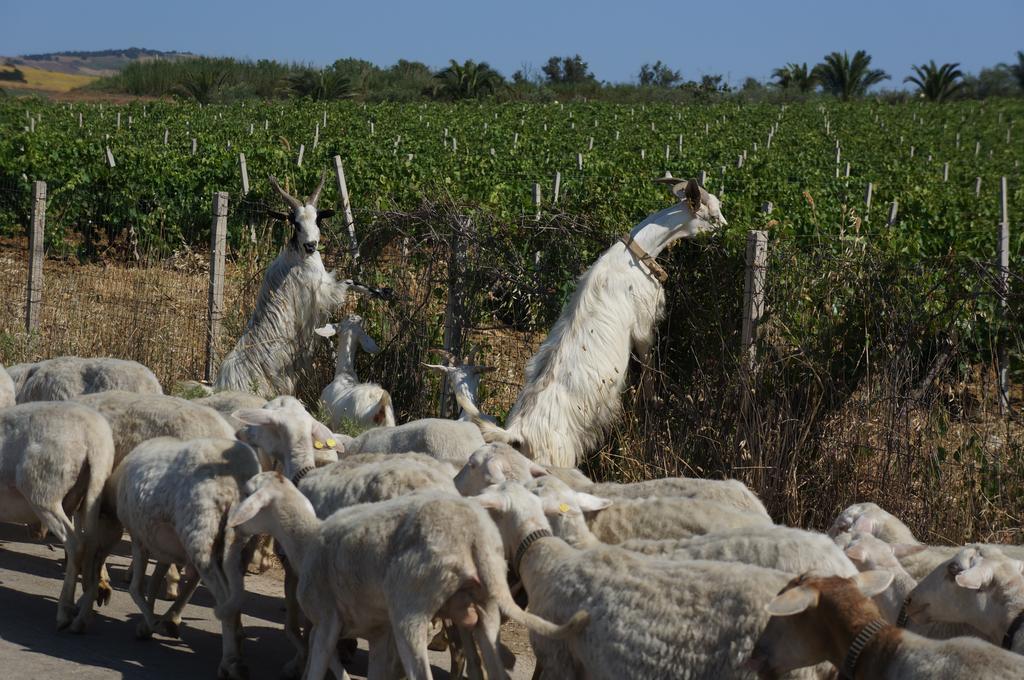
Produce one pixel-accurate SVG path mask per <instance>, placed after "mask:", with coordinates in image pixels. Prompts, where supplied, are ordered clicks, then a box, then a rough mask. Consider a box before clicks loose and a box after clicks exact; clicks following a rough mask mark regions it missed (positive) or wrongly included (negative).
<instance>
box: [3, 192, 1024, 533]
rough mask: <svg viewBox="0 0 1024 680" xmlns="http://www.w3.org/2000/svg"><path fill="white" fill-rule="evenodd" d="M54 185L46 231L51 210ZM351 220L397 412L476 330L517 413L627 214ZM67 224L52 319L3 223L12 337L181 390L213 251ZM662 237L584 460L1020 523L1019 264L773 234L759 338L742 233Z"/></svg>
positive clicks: (250, 264) (229, 287) (804, 504)
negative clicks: (598, 442)
mask: <svg viewBox="0 0 1024 680" xmlns="http://www.w3.org/2000/svg"><path fill="white" fill-rule="evenodd" d="M58 195H60V194H59V193H58ZM52 203H53V204H54V205H55V206H56V207H55V208H54V209H51V210H49V211H48V217H47V229H48V230H50V229H54V230H58V229H61V228H63V227H62V225H61V224H60V214H61V213H60V209H59V207H60V206H59V201H58V200H57V199H54V200H53V202H52ZM30 205H31V196H30V195H29V194H28V193H26V192H25V191H24V189H22V188H19V187H17V186H8V187H0V214H8V213H9V214H14V215H16V216H18V218H17V219H18V220H19V224H20V225H27V224H28V221H29V216H30V215H29V213H30V208H29V206H30ZM270 209H276V206H268V205H265V204H263V203H261V202H260V201H258V200H255V199H248V198H245V197H241V196H232V197H231V200H230V209H229V218H228V222H229V224H228V231H229V233H230V234H232V235H233V238H232V239H230V241H229V248H228V252H227V262H228V265H227V268H226V276H225V309H226V310H227V314H226V317H225V318H224V319H223V324H222V331H221V334H220V337H219V338H218V341H217V343H216V344H215V345H214V346H213V347H212V352H213V357H214V363H215V364H216V363H217V362H219V360H220V358H222V357H223V356H224V354H226V352H227V351H228V350H230V348H231V346H232V345H233V343H234V341H235V339H237V337H238V336H239V335H240V334H241V332H242V331H243V329H244V328H245V325H246V323H247V321H248V318H249V314H250V313H251V310H252V309H253V306H254V302H255V299H256V296H257V294H258V291H259V287H260V284H261V281H262V276H263V272H264V271H265V269H266V266H267V264H268V263H269V262H270V261H271V260H272V259H273V257H274V256H275V255H276V254H277V252H278V250H279V248H280V247H281V245H282V244H283V243H284V241H285V240H286V238H287V236H288V235H289V234H288V233H286V230H287V229H288V227H286V226H285V225H281V224H280V223H278V222H276V221H274V220H273V218H272V216H271V215H270V213H269V210H270ZM96 210H97V214H102V210H103V206H97V207H96ZM206 214H209V208H208V207H207V208H206ZM354 221H355V233H356V235H357V243H358V257H356V254H355V252H354V251H353V249H352V244H351V242H350V240H349V232H348V230H347V229H346V225H345V224H344V220H343V219H342V218H341V216H340V215H339V216H337V217H335V218H333V219H332V220H331V221H330V224H327V225H325V226H324V228H323V230H322V231H323V235H322V241H321V245H322V253H323V257H324V261H325V265H326V266H327V268H328V269H333V270H336V271H337V272H338V273H339V278H353V279H356V280H359V281H360V282H363V283H365V284H368V285H371V286H375V287H387V288H390V289H392V290H393V291H394V297H393V299H392V300H389V301H382V300H376V299H364V298H355V297H353V298H352V299H350V301H349V303H348V308H347V309H344V310H338V312H337V314H338V318H341V317H342V316H344V315H345V314H347V313H348V312H350V311H356V310H358V312H359V313H360V314H361V315H362V316H363V318H364V320H365V327H366V329H367V331H368V332H369V333H370V335H372V336H374V337H375V338H376V340H377V342H378V344H379V346H380V348H381V351H380V352H379V353H378V354H376V355H372V356H370V355H360V356H359V357H358V361H357V370H358V372H359V375H360V377H361V378H363V379H364V380H372V381H375V382H378V383H380V384H382V385H383V386H385V387H386V388H387V389H388V390H389V391H390V392H391V395H392V399H393V402H394V404H395V407H396V413H397V415H398V417H399V420H400V421H405V420H408V419H412V418H417V417H423V416H435V415H438V414H439V413H440V412H445V413H450V412H452V408H453V407H452V405H451V404H448V405H445V406H442V403H441V384H440V382H439V379H438V378H437V377H436V376H435V375H433V374H431V373H429V372H428V371H426V370H425V369H424V368H423V366H422V363H423V362H425V361H430V360H432V359H435V357H432V356H431V355H430V353H429V350H430V349H431V348H435V347H442V346H447V347H449V348H452V349H456V350H462V351H465V350H467V349H468V348H469V347H471V346H476V347H479V348H480V358H481V362H482V363H486V364H489V365H491V366H494V367H495V368H496V370H495V372H493V373H490V374H488V376H487V378H486V379H485V381H484V385H483V387H482V394H481V395H480V397H481V399H480V403H481V407H482V409H483V410H484V411H485V412H488V413H491V414H494V415H497V416H499V417H500V416H503V415H504V414H505V413H506V412H507V410H508V408H509V407H510V406H511V405H512V403H513V402H514V400H515V397H516V395H517V394H518V392H519V390H520V388H521V386H522V380H523V367H524V366H525V364H526V362H527V360H528V359H529V357H530V356H531V355H532V354H533V353H534V352H535V350H536V348H537V346H538V345H539V343H540V342H541V341H542V340H543V338H544V337H545V335H546V333H547V331H548V329H549V328H550V326H551V324H552V323H553V322H554V321H555V319H556V318H557V317H558V314H559V312H560V310H561V307H562V304H563V303H564V302H565V300H566V299H567V298H568V296H569V295H570V294H571V292H572V290H573V288H574V283H575V278H576V277H577V276H578V275H579V274H580V273H582V272H583V271H584V270H585V269H586V268H587V267H588V266H590V264H591V263H592V262H593V261H594V260H595V259H596V257H597V256H598V255H599V254H600V253H601V252H602V251H603V250H604V249H606V248H607V247H608V246H609V245H610V244H611V243H612V241H613V239H614V238H615V236H616V234H610V233H607V232H606V231H604V230H602V229H600V228H597V227H595V226H594V225H593V224H591V223H589V222H588V221H587V220H586V218H583V217H580V216H577V215H571V214H560V213H556V212H551V211H545V212H544V214H543V215H541V217H540V218H539V219H534V217H533V216H532V215H516V216H511V217H510V216H508V215H499V214H491V213H486V212H483V211H481V210H474V209H470V208H466V207H463V206H458V205H455V204H453V203H452V202H451V201H447V200H444V199H439V200H437V201H435V202H424V203H423V204H422V205H421V206H420V208H419V209H417V210H413V211H398V210H362V211H359V210H357V211H356V212H355V215H354ZM3 226H5V227H6V226H10V225H3ZM15 226H16V227H17V226H18V225H15ZM64 226H66V225H64ZM79 226H80V225H79ZM11 231H17V229H14V230H11ZM993 231H994V230H993ZM162 243H163V242H162ZM75 245H76V247H75V248H74V249H72V250H70V251H69V250H67V249H63V248H62V249H61V250H59V251H57V250H56V249H51V250H50V251H49V252H48V253H47V257H46V260H45V265H44V286H43V291H44V292H43V296H42V302H41V313H40V324H39V328H38V330H37V331H36V332H34V333H26V332H25V301H26V299H27V293H26V281H27V278H28V274H27V271H28V262H29V259H30V256H29V250H28V246H27V244H26V241H25V239H19V238H13V239H8V240H7V241H5V242H3V243H0V270H2V272H3V277H2V281H0V293H2V300H0V359H2V360H3V362H4V363H5V364H10V363H16V362H20V361H29V360H37V359H40V358H43V357H49V356H57V355H61V354H77V355H107V356H117V357H122V358H129V359H135V360H137V361H141V362H142V363H144V364H146V365H148V366H150V367H151V368H152V369H153V370H154V371H155V372H156V373H157V375H158V377H159V378H160V380H161V381H162V383H163V384H164V385H165V386H167V388H168V389H171V388H172V386H173V385H174V383H175V382H176V381H179V380H183V379H196V378H199V377H200V376H201V375H202V372H203V366H204V362H205V358H206V351H207V345H206V343H207V319H208V295H207V293H208V286H209V257H210V256H209V253H208V252H207V251H198V250H193V249H190V248H188V247H186V246H181V247H180V248H178V249H177V250H175V251H173V252H172V253H171V254H170V255H167V253H166V249H165V248H164V247H163V246H162V245H161V247H160V248H157V247H150V246H149V245H148V244H147V243H146V242H139V241H138V240H137V239H134V237H133V236H132V230H131V228H130V225H127V226H126V227H125V228H122V229H119V230H118V231H117V232H116V233H110V234H105V233H99V234H96V235H95V237H94V238H91V239H82V241H81V242H80V243H77V244H75ZM993 253H994V248H993ZM663 259H664V260H665V263H666V268H667V269H668V271H669V272H670V278H669V281H668V283H667V284H666V299H667V305H666V314H665V319H664V321H663V322H662V323H661V324H660V325H659V329H658V337H657V342H656V344H655V348H654V350H653V352H652V353H651V354H650V356H648V357H643V358H640V357H634V361H633V365H632V368H631V373H632V375H631V380H630V385H631V387H630V388H629V390H628V391H627V393H626V394H625V395H623V406H624V412H623V416H622V418H621V419H620V420H619V421H618V422H617V424H616V425H615V427H614V428H613V431H612V432H610V433H609V436H608V438H607V441H606V443H605V445H604V446H603V447H602V448H601V449H600V450H599V451H598V452H596V453H595V455H593V456H591V457H590V458H589V459H588V460H587V461H586V463H585V468H586V470H587V471H588V472H590V473H591V474H593V475H595V476H596V477H599V478H616V479H641V478H649V477H654V476H660V475H671V474H686V475H696V476H709V477H737V478H740V479H742V480H743V481H745V482H747V483H748V484H750V485H751V486H752V487H753V488H754V489H755V490H756V491H758V492H759V493H760V494H761V496H762V498H764V499H765V502H766V504H767V505H768V507H769V509H770V511H771V512H772V514H773V516H774V517H776V519H778V520H780V521H785V522H787V523H791V524H795V525H801V526H816V527H822V526H826V525H827V524H828V523H829V522H830V521H831V519H832V518H833V517H834V516H835V514H836V512H837V511H838V509H840V508H841V507H843V506H845V505H847V504H849V503H851V502H856V501H863V500H874V501H876V502H879V503H880V504H882V505H883V506H884V507H887V508H889V509H891V510H892V511H894V512H896V514H898V515H899V516H901V517H903V518H905V519H906V520H907V521H908V523H909V524H910V525H911V526H912V528H914V529H915V530H916V531H917V532H918V533H919V535H920V536H921V537H922V538H925V539H927V540H935V541H940V540H947V541H963V540H966V539H971V538H986V539H991V538H995V539H1000V540H1017V541H1019V540H1020V537H1019V535H1018V534H1019V532H1020V526H1021V522H1020V519H1021V516H1022V513H1024V423H1022V416H1021V405H1022V404H1024V394H1022V392H1021V388H1020V387H1019V385H1021V384H1022V383H1024V371H1022V366H1021V357H1022V356H1024V352H1022V350H1024V337H1022V325H1021V321H1022V319H1024V280H1021V279H1020V276H1019V275H1018V274H1015V273H1012V272H1011V280H1010V283H1009V287H1008V291H1007V290H1004V288H1003V284H1002V278H1001V274H1002V272H1001V270H1000V269H999V268H998V266H996V264H995V257H994V255H993V258H992V260H991V261H987V260H978V259H975V258H967V257H958V256H952V255H951V256H948V257H943V258H928V259H917V260H909V259H908V258H907V257H905V256H902V255H901V254H899V253H893V252H889V251H887V250H884V249H882V248H880V247H878V246H876V245H875V244H874V243H873V242H872V241H871V239H869V238H864V237H861V236H858V235H857V234H856V233H855V232H853V231H850V232H847V233H844V234H843V235H842V236H839V235H829V236H821V237H820V238H816V239H808V238H794V239H785V238H776V239H774V240H772V241H771V242H770V244H769V248H768V261H767V265H766V271H765V280H766V284H765V290H764V294H765V307H766V311H765V315H764V318H763V320H762V322H761V324H760V329H759V334H758V336H757V341H756V342H755V344H754V350H753V352H754V353H753V359H752V360H750V358H749V355H748V354H747V353H746V352H745V350H744V348H743V347H742V344H741V328H742V324H743V315H744V285H743V282H744V274H745V270H746V268H747V266H748V264H747V262H746V261H745V259H744V256H743V254H742V251H741V249H737V248H735V247H732V246H730V244H728V243H726V242H725V241H723V240H722V239H711V240H707V241H696V242H683V243H681V244H679V245H678V246H676V247H675V248H674V249H672V250H671V251H669V252H668V253H666V254H665V255H664V257H663ZM1004 301H1005V302H1004ZM332 320H338V319H332ZM317 342H318V343H319V346H318V349H317V359H316V361H315V362H314V366H313V372H312V373H311V374H310V375H309V376H305V377H304V379H303V380H302V381H301V383H300V386H299V390H298V395H297V396H299V397H300V398H301V399H303V401H305V403H307V404H308V405H310V406H314V405H315V403H316V400H317V398H318V397H319V393H320V390H321V388H322V387H323V386H324V385H326V384H327V383H328V382H329V381H330V380H331V378H332V377H333V368H334V361H333V349H334V348H333V342H332V341H328V340H323V341H321V340H320V339H319V338H317ZM1001 356H1003V357H1006V360H1005V361H1001V359H1000V357H1001ZM1003 365H1006V366H1008V369H1009V375H1010V378H1011V381H1010V384H1011V390H1010V392H1009V394H1008V395H1006V397H1007V400H1008V404H1005V405H1004V404H1003V403H1001V401H1000V398H999V397H1000V395H999V382H998V379H997V378H998V372H999V369H1000V368H1001V367H1003Z"/></svg>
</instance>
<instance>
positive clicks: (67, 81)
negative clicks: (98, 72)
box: [0, 66, 99, 92]
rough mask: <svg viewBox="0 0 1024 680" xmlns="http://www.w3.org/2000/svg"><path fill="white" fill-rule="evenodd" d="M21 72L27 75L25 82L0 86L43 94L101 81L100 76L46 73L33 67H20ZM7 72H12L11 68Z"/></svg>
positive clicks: (69, 89)
mask: <svg viewBox="0 0 1024 680" xmlns="http://www.w3.org/2000/svg"><path fill="white" fill-rule="evenodd" d="M17 68H18V70H19V71H21V72H22V73H23V74H25V82H18V81H14V80H4V81H0V86H2V87H3V88H4V89H5V90H37V91H41V92H69V91H71V90H74V89H75V88H79V87H84V86H85V85H88V84H89V83H91V82H94V81H96V80H99V77H98V76H83V75H78V74H74V73H60V72H59V71H46V70H44V69H40V68H33V67H31V66H18V67H17ZM3 70H5V71H10V70H12V69H11V68H9V67H6V68H4V69H3Z"/></svg>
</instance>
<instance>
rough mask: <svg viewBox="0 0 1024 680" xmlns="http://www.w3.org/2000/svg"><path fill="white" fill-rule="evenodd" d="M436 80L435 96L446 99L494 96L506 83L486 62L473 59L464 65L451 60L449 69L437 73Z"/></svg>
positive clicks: (433, 91)
mask: <svg viewBox="0 0 1024 680" xmlns="http://www.w3.org/2000/svg"><path fill="white" fill-rule="evenodd" d="M434 80H435V81H436V82H435V83H434V85H433V87H432V88H431V90H432V93H433V95H434V96H435V97H443V98H445V99H474V98H477V97H482V96H484V95H485V94H494V92H495V91H496V90H497V89H498V87H499V86H500V85H501V84H502V83H504V82H505V79H504V78H502V77H501V74H500V73H498V72H497V71H495V70H494V69H493V68H491V67H490V65H489V64H488V63H487V62H486V61H482V62H480V63H479V64H478V63H476V62H475V61H473V60H472V59H467V60H466V62H465V63H462V64H460V63H459V62H457V61H455V60H454V59H449V60H448V66H447V68H445V69H444V70H441V71H438V72H437V73H435V74H434Z"/></svg>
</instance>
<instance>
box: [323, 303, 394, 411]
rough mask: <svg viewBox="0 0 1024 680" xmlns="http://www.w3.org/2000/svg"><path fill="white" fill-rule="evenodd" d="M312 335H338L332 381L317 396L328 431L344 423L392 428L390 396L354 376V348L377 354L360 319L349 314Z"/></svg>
mask: <svg viewBox="0 0 1024 680" xmlns="http://www.w3.org/2000/svg"><path fill="white" fill-rule="evenodd" d="M315 332H316V334H317V335H319V336H321V337H324V338H330V337H333V336H335V335H337V336H338V357H337V359H336V362H335V366H334V380H332V381H331V383H330V384H329V385H327V387H325V388H324V389H323V392H321V393H320V400H321V401H323V402H324V405H325V406H326V407H327V410H328V412H330V414H331V428H333V429H335V430H337V429H339V428H340V427H341V424H342V422H343V421H345V420H351V421H353V422H355V423H358V424H359V425H361V426H362V427H381V426H383V427H394V426H395V411H394V409H393V408H392V406H391V395H390V394H388V391H387V390H385V389H384V388H383V387H381V386H380V385H378V384H377V383H361V382H359V377H358V376H357V375H356V348H357V346H358V347H362V348H363V351H364V352H366V353H368V354H376V353H377V352H379V351H380V348H379V347H377V343H376V342H375V341H374V339H373V338H371V337H370V336H369V335H367V334H366V331H364V330H363V317H361V316H359V315H358V314H351V315H349V317H348V318H346V319H345V320H344V321H342V322H341V323H329V324H327V325H326V326H323V327H321V328H317V329H316V331H315Z"/></svg>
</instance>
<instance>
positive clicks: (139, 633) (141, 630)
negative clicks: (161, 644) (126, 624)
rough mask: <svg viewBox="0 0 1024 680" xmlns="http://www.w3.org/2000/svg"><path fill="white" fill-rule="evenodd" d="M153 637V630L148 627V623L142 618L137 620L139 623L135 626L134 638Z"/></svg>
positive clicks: (145, 638) (144, 638) (146, 638)
mask: <svg viewBox="0 0 1024 680" xmlns="http://www.w3.org/2000/svg"><path fill="white" fill-rule="evenodd" d="M152 637H153V631H152V629H150V627H149V624H148V623H146V622H145V621H144V620H143V621H139V625H137V626H136V627H135V639H136V640H149V639H150V638H152Z"/></svg>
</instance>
